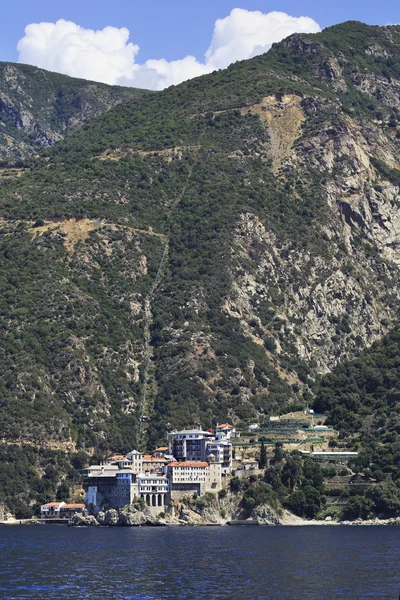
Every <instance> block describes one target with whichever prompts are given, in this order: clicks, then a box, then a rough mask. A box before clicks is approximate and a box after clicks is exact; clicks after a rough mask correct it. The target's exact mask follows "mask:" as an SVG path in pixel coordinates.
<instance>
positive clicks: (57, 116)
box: [0, 63, 150, 161]
mask: <svg viewBox="0 0 400 600" xmlns="http://www.w3.org/2000/svg"><path fill="white" fill-rule="evenodd" d="M149 93H150V92H147V91H144V90H135V89H132V88H131V89H130V88H121V87H118V86H108V85H104V84H101V83H95V82H92V81H85V80H83V79H74V78H72V77H67V76H66V75H60V74H59V73H49V72H48V71H44V70H43V69H38V68H37V67H32V66H29V65H21V64H18V65H17V64H13V63H0V160H4V159H14V160H17V161H18V160H19V161H21V159H24V158H26V157H27V156H30V155H31V154H32V153H33V152H38V151H39V150H40V149H41V148H43V147H47V146H52V145H54V144H55V142H57V141H59V140H61V139H62V138H63V137H64V135H65V133H66V132H67V131H69V130H73V129H77V128H78V127H79V126H80V125H82V123H84V122H85V121H86V120H87V119H89V118H90V117H94V116H97V115H101V114H102V113H104V112H105V111H107V110H109V109H110V108H112V107H113V106H116V105H117V104H119V103H120V102H124V101H128V100H134V99H135V98H137V97H141V96H143V95H144V94H146V95H147V94H149Z"/></svg>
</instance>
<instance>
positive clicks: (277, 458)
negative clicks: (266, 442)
mask: <svg viewBox="0 0 400 600" xmlns="http://www.w3.org/2000/svg"><path fill="white" fill-rule="evenodd" d="M284 457H285V453H284V451H283V444H282V442H276V444H275V449H274V462H275V463H280V462H282V460H283V459H284Z"/></svg>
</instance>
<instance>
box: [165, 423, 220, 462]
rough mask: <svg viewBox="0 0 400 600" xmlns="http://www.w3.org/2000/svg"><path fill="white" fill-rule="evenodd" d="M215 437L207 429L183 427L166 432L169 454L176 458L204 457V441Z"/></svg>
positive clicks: (191, 458) (193, 458) (196, 458)
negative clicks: (180, 429)
mask: <svg viewBox="0 0 400 600" xmlns="http://www.w3.org/2000/svg"><path fill="white" fill-rule="evenodd" d="M212 439H215V438H214V435H213V434H212V433H211V432H209V431H203V430H202V429H184V430H182V431H174V432H172V433H169V434H168V447H169V454H172V456H174V457H175V458H176V459H177V460H186V461H187V460H189V461H201V460H204V458H205V441H206V440H212Z"/></svg>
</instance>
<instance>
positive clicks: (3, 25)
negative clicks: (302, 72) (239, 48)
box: [0, 0, 400, 81]
mask: <svg viewBox="0 0 400 600" xmlns="http://www.w3.org/2000/svg"><path fill="white" fill-rule="evenodd" d="M234 8H242V9H246V10H247V11H261V12H262V13H265V14H266V13H269V12H271V11H281V12H284V13H287V14H288V15H291V16H293V17H300V16H307V17H311V18H312V19H314V20H315V21H316V22H317V23H318V24H319V25H320V26H321V27H322V28H323V27H326V26H328V25H333V24H335V23H339V22H341V21H346V20H350V19H355V20H359V21H364V22H366V23H369V24H378V25H385V24H388V23H400V2H399V1H395V0H381V1H380V2H368V0H347V1H346V0H336V1H333V2H329V1H327V0H302V1H301V2H300V1H298V0H278V1H271V0H235V1H231V0H202V1H201V2H197V1H196V0H146V1H143V0H111V1H109V0H107V1H105V0H68V2H67V1H64V0H19V2H9V1H8V2H3V3H2V10H1V20H0V60H6V61H17V60H18V57H19V55H18V52H17V48H16V47H17V43H18V40H20V39H21V38H22V37H23V35H24V29H25V27H26V26H27V25H28V24H30V23H40V22H53V23H54V22H56V21H58V20H59V19H65V20H67V21H73V22H74V23H75V24H77V25H79V26H81V27H82V28H85V29H94V30H98V29H103V28H104V27H106V26H113V27H116V28H121V27H126V28H127V29H129V32H130V41H132V42H133V43H134V44H135V45H138V46H139V47H140V52H137V53H136V58H135V61H136V62H140V63H144V62H145V61H147V60H149V59H166V60H167V61H173V60H178V59H182V58H183V57H185V56H186V55H188V54H190V55H194V56H195V57H196V59H197V60H198V61H203V60H204V53H205V51H206V50H207V48H208V47H209V45H210V41H211V38H212V35H213V30H214V24H215V21H216V20H217V19H219V18H225V17H227V16H228V15H229V14H230V12H231V11H232V9H234ZM272 41H274V40H272ZM24 56H27V54H26V53H25V55H24ZM244 57H245V58H246V57H247V56H244ZM34 60H36V61H38V59H37V58H36V59H33V58H32V60H30V61H29V62H32V63H34ZM39 66H44V67H45V68H48V65H47V63H45V64H39ZM53 70H56V68H55V67H53ZM58 70H60V68H59V69H58ZM70 74H74V75H75V73H70ZM195 74H198V73H197V72H196V73H195ZM83 76H87V74H86V73H84V74H83ZM118 81H119V80H118Z"/></svg>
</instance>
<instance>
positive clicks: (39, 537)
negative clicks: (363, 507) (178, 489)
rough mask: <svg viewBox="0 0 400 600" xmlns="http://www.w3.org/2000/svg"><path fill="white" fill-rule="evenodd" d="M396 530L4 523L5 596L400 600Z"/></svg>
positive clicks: (0, 581)
mask: <svg viewBox="0 0 400 600" xmlns="http://www.w3.org/2000/svg"><path fill="white" fill-rule="evenodd" d="M399 591H400V527H399V528H396V527H275V528H274V527H270V528H268V527H265V528H263V527H247V528H244V527H200V528H195V527H187V528H132V529H130V528H127V529H124V528H116V529H111V528H109V529H106V528H101V529H71V528H68V527H66V526H63V525H61V526H55V525H46V526H23V525H21V526H2V527H1V526H0V598H7V599H13V598H29V599H38V600H39V599H41V598H45V599H53V598H54V599H56V600H60V599H61V600H62V599H64V598H65V599H67V598H73V599H74V600H82V599H86V598H90V599H92V598H96V599H101V600H103V599H116V600H118V599H122V598H129V599H132V600H133V599H134V600H144V599H146V600H164V599H165V600H167V599H168V600H172V599H188V598H190V599H193V600H203V599H207V600H212V599H214V598H215V599H217V598H218V599H234V600H236V599H237V600H261V599H263V600H330V599H341V600H342V599H343V600H358V599H359V600H367V599H368V598H375V599H379V600H386V599H387V600H399Z"/></svg>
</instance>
